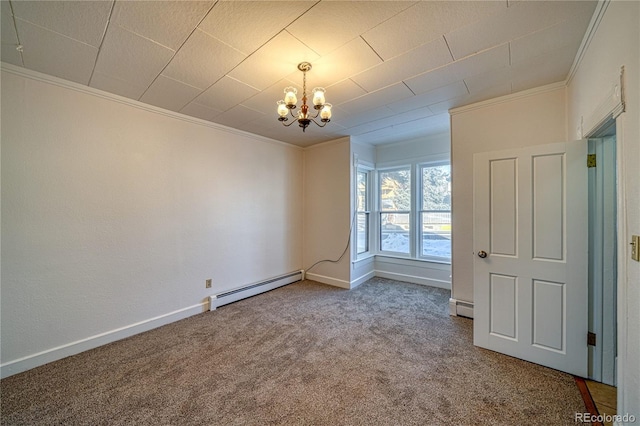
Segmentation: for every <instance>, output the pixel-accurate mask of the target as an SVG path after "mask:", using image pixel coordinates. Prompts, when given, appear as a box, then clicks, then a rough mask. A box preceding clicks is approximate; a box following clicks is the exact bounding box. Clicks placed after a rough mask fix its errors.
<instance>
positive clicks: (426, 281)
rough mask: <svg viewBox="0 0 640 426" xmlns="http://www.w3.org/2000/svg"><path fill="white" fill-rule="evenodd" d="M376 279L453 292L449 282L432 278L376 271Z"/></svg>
mask: <svg viewBox="0 0 640 426" xmlns="http://www.w3.org/2000/svg"><path fill="white" fill-rule="evenodd" d="M375 276H376V277H381V278H388V279H390V280H398V281H405V282H409V283H414V284H422V285H428V286H430V287H438V288H444V289H445V290H451V283H450V282H449V281H443V280H436V279H432V278H424V277H418V276H415V275H407V274H399V273H397V272H386V271H378V270H376V271H375Z"/></svg>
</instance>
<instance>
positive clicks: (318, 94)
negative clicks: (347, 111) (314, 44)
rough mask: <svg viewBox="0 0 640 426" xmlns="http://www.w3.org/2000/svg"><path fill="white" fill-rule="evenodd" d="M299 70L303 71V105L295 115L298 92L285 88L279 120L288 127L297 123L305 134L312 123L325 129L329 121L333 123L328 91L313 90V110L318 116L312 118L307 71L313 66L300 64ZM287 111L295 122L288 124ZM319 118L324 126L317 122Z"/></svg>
mask: <svg viewBox="0 0 640 426" xmlns="http://www.w3.org/2000/svg"><path fill="white" fill-rule="evenodd" d="M298 69H299V70H300V71H302V105H301V106H300V110H298V113H297V114H295V115H294V113H293V110H294V109H295V108H296V103H297V102H298V98H297V97H296V95H297V94H298V91H297V90H296V88H295V87H287V88H285V89H284V94H285V95H284V100H279V101H278V102H277V105H278V110H277V111H278V120H279V121H281V122H282V124H284V125H285V126H287V127H289V126H291V125H292V124H293V123H295V122H297V123H298V125H299V126H300V127H302V131H303V132H304V131H305V130H306V129H307V126H309V124H311V122H312V121H313V122H314V123H315V124H317V125H318V126H319V127H324V126H326V125H327V123H328V122H329V121H331V104H329V103H327V102H326V101H325V92H326V91H325V90H324V88H322V87H316V88H315V89H313V92H312V98H311V100H312V103H313V109H315V110H316V114H315V115H314V116H313V117H311V116H310V115H309V105H307V71H309V70H310V69H311V64H310V63H309V62H301V63H299V64H298ZM287 111H288V112H289V114H291V116H292V117H293V118H295V121H292V122H291V123H289V124H286V122H287V121H289V117H287V115H288V114H287ZM318 117H320V122H321V123H322V124H320V123H318V122H317V121H316V120H315V119H316V118H318Z"/></svg>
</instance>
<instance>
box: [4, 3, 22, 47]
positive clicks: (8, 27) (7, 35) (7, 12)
mask: <svg viewBox="0 0 640 426" xmlns="http://www.w3.org/2000/svg"><path fill="white" fill-rule="evenodd" d="M0 18H1V19H2V21H1V22H0V23H1V24H2V27H1V28H0V31H1V32H0V40H2V44H14V45H16V44H17V43H18V36H17V35H16V28H15V26H14V25H13V15H12V14H11V6H10V4H9V2H8V1H6V0H3V1H0Z"/></svg>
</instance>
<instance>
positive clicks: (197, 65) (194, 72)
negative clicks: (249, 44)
mask: <svg viewBox="0 0 640 426" xmlns="http://www.w3.org/2000/svg"><path fill="white" fill-rule="evenodd" d="M244 58H245V55H244V54H243V53H242V52H240V51H238V50H235V49H234V48H232V47H230V46H228V45H226V44H224V43H222V42H221V41H219V40H216V39H215V38H213V37H211V36H210V35H208V34H206V33H204V32H203V31H200V30H196V31H195V32H194V33H193V34H192V35H191V37H189V39H188V40H187V41H186V43H185V44H184V45H183V46H182V48H181V49H180V50H179V51H178V53H176V55H175V57H174V58H173V59H172V60H171V62H170V63H169V65H168V66H167V68H166V69H165V70H164V71H163V74H165V75H166V76H168V77H171V78H173V79H175V80H179V81H182V82H184V83H186V84H188V85H190V86H193V87H197V88H199V89H202V90H204V89H206V88H208V87H209V86H211V85H212V84H213V83H215V82H216V81H218V80H219V79H220V78H221V77H222V76H224V75H225V74H226V73H227V72H229V71H230V70H231V69H233V67H235V66H236V65H238V63H240V62H241V61H242V60H243V59H244Z"/></svg>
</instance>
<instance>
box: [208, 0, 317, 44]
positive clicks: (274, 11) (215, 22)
mask: <svg viewBox="0 0 640 426" xmlns="http://www.w3.org/2000/svg"><path fill="white" fill-rule="evenodd" d="M315 3H316V2H315V1H306V0H305V1H296V2H290V1H287V2H284V1H261V2H260V3H256V2H253V1H219V2H218V3H216V5H215V7H214V8H213V9H212V10H211V12H210V13H209V14H208V15H207V17H206V18H205V19H204V20H203V21H202V23H201V24H200V25H199V28H200V29H201V30H202V31H204V32H206V33H207V34H209V35H211V36H213V37H215V38H217V39H218V40H221V41H223V42H225V43H227V44H228V45H230V46H233V47H234V48H236V49H238V50H239V51H241V52H244V53H245V54H246V55H248V54H250V53H252V52H253V51H255V50H256V49H258V48H259V47H260V46H262V45H263V44H265V43H266V42H267V41H269V40H270V39H271V38H272V37H273V36H275V35H276V34H278V33H279V32H280V31H282V29H283V28H284V27H286V26H287V25H289V24H290V23H291V22H293V21H294V20H295V19H296V18H298V17H299V16H300V15H302V14H303V13H304V12H305V11H306V10H307V9H309V8H310V7H312V6H313V5H314V4H315ZM238 17H242V19H238Z"/></svg>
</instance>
